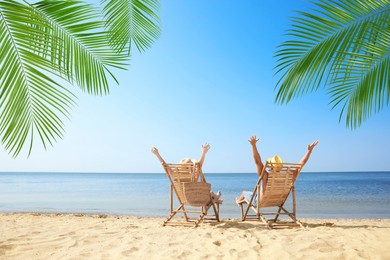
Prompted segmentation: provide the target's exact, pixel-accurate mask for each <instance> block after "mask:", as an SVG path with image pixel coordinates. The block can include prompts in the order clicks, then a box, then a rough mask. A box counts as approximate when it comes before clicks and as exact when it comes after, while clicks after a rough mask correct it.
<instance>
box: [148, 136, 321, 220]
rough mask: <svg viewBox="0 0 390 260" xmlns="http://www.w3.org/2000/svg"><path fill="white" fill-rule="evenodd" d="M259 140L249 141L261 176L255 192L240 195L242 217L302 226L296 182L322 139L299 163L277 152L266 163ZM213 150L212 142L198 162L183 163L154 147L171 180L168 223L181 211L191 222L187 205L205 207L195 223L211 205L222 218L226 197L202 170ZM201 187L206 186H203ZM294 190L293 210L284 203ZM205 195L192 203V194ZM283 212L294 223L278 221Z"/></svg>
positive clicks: (251, 138)
mask: <svg viewBox="0 0 390 260" xmlns="http://www.w3.org/2000/svg"><path fill="white" fill-rule="evenodd" d="M258 141H259V139H258V138H257V137H256V136H251V137H250V139H249V143H250V144H251V147H252V153H253V158H254V161H255V164H256V171H257V174H258V176H259V178H258V180H257V183H256V185H255V188H254V189H253V190H252V191H243V192H242V193H241V195H240V196H239V197H238V198H236V203H237V204H238V205H239V207H240V208H241V216H242V220H243V221H246V220H261V221H262V222H264V223H265V224H267V225H268V226H269V227H273V226H292V225H300V226H302V225H301V223H300V222H299V221H298V220H297V219H296V209H295V208H296V205H295V190H294V183H295V180H296V179H297V177H298V175H299V173H300V171H301V169H302V167H303V166H304V165H305V164H306V162H307V161H308V160H309V157H310V155H311V152H312V150H313V148H314V147H315V146H316V145H317V144H318V141H314V142H313V143H312V144H309V145H308V150H307V153H306V154H305V155H304V156H303V157H302V159H301V161H300V162H299V163H285V162H282V160H281V158H280V157H279V156H277V155H276V156H274V157H272V158H270V159H268V160H267V161H266V163H265V164H264V163H263V162H262V160H261V156H260V154H259V152H258V150H257V147H256V143H257V142H258ZM209 149H210V145H208V144H205V145H203V146H202V155H201V157H200V159H199V161H198V162H196V161H193V160H191V161H189V160H188V159H183V160H182V161H181V162H180V163H179V164H166V163H165V161H164V160H163V159H162V157H161V156H160V154H159V153H158V150H157V149H156V148H154V147H153V148H152V152H153V153H154V154H155V155H156V156H157V158H158V159H159V160H160V162H161V163H162V164H163V167H164V169H165V172H166V173H167V176H168V178H169V180H170V181H171V214H170V217H169V218H168V219H167V220H166V221H165V222H164V225H165V224H168V223H170V222H171V219H172V218H173V217H174V216H175V215H176V213H178V212H181V213H183V214H184V217H185V220H186V221H185V222H184V223H188V222H191V220H190V218H189V217H188V212H189V211H187V210H186V209H185V206H200V207H201V209H202V210H201V211H200V212H201V215H200V217H199V218H198V219H197V220H196V221H195V226H197V225H198V224H199V223H200V222H201V221H203V220H204V219H206V216H207V211H208V209H210V208H211V207H212V208H213V209H214V215H212V216H214V218H212V219H213V220H217V221H219V204H221V203H222V200H221V199H220V195H221V193H220V192H218V193H217V194H214V193H213V192H211V191H210V190H211V185H210V184H208V183H207V182H206V180H205V178H204V175H203V173H202V170H201V166H202V164H203V162H204V159H205V155H206V153H207V151H208V150H209ZM188 162H189V163H188ZM184 173H186V174H184ZM199 179H200V180H199ZM198 180H199V181H198ZM197 186H199V187H197ZM201 186H202V188H200V187H201ZM203 186H205V187H203ZM200 190H202V191H200ZM173 191H175V193H176V196H177V198H178V200H179V204H180V206H179V207H178V208H177V209H176V210H173V208H172V206H173ZM290 193H291V195H292V200H293V201H292V202H293V205H292V207H293V210H292V212H289V211H287V210H286V209H285V207H284V204H285V202H286V201H287V198H288V197H289V194H290ZM202 194H203V195H202ZM202 196H203V197H204V199H203V201H202V202H201V203H197V202H198V201H196V203H192V202H191V197H202ZM188 198H189V199H188ZM245 206H246V208H245ZM270 207H271V208H276V211H275V212H268V213H267V212H262V211H260V209H262V208H270ZM250 209H252V210H253V211H254V213H255V215H249V210H250ZM266 215H274V216H275V217H274V218H273V219H271V220H269V219H266V218H265V216H266ZM281 215H286V216H287V217H289V218H291V219H292V220H293V222H281V221H279V222H277V220H278V218H279V216H281Z"/></svg>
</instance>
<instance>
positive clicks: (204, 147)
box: [202, 143, 210, 153]
mask: <svg viewBox="0 0 390 260" xmlns="http://www.w3.org/2000/svg"><path fill="white" fill-rule="evenodd" d="M208 150H210V145H209V144H208V143H205V144H203V145H202V153H207V151H208Z"/></svg>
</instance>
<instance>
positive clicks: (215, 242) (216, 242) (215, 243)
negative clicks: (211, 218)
mask: <svg viewBox="0 0 390 260" xmlns="http://www.w3.org/2000/svg"><path fill="white" fill-rule="evenodd" d="M213 244H214V245H216V246H221V245H222V243H221V241H219V240H217V241H214V242H213Z"/></svg>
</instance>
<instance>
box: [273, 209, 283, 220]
mask: <svg viewBox="0 0 390 260" xmlns="http://www.w3.org/2000/svg"><path fill="white" fill-rule="evenodd" d="M281 210H282V206H280V207H279V210H278V212H277V213H276V215H275V218H274V222H276V221H277V220H278V218H279V214H280V211H281Z"/></svg>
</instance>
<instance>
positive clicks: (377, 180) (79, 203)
mask: <svg viewBox="0 0 390 260" xmlns="http://www.w3.org/2000/svg"><path fill="white" fill-rule="evenodd" d="M205 176H206V179H207V181H208V182H210V183H211V184H212V190H213V191H215V192H216V191H218V190H220V191H221V192H222V199H223V200H224V202H223V204H222V205H221V211H220V214H221V217H222V218H239V217H240V211H239V208H238V207H237V205H236V204H235V203H234V199H235V197H237V196H238V195H239V194H240V193H241V191H242V190H244V189H246V190H252V189H253V188H254V184H255V182H256V180H257V175H256V174H255V173H220V174H215V173H213V174H207V173H206V174H205ZM296 197H297V216H298V218H390V172H321V173H310V172H303V173H301V174H300V176H299V178H298V180H297V182H296ZM290 204H291V203H290ZM288 206H289V204H287V207H288ZM0 212H44V213H83V214H113V215H133V216H155V217H166V216H168V214H169V181H168V179H167V177H166V175H165V174H145V173H142V174H124V173H120V174H114V173H6V172H4V173H0Z"/></svg>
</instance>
